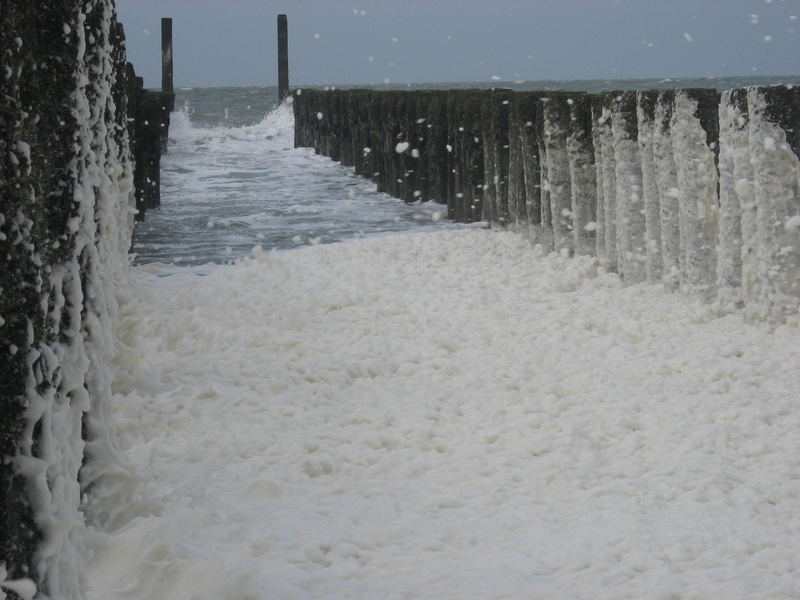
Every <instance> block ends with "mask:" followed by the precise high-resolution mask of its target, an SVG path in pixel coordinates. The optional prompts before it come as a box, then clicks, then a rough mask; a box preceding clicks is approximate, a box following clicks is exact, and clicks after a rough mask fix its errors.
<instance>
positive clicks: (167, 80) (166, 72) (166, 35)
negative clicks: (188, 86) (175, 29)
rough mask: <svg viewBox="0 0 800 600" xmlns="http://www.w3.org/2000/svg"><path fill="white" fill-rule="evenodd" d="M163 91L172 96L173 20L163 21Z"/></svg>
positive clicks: (165, 19)
mask: <svg viewBox="0 0 800 600" xmlns="http://www.w3.org/2000/svg"><path fill="white" fill-rule="evenodd" d="M161 91H162V92H167V93H168V94H172V93H173V92H174V90H173V88H172V19H170V18H169V17H164V18H162V19H161Z"/></svg>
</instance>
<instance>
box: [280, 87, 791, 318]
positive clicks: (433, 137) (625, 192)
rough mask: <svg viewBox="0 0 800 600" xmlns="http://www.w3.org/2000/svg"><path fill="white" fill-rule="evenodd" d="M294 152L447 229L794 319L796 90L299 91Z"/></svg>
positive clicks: (751, 312) (753, 311)
mask: <svg viewBox="0 0 800 600" xmlns="http://www.w3.org/2000/svg"><path fill="white" fill-rule="evenodd" d="M293 106H294V114H295V145H296V146H298V147H299V146H305V147H311V148H314V149H315V151H316V152H318V153H319V154H324V155H326V156H330V157H331V158H333V159H334V160H337V161H340V162H341V163H342V164H343V165H347V166H353V167H354V168H355V171H356V173H358V174H361V175H363V176H365V177H368V178H370V179H372V180H373V181H375V182H376V184H377V186H378V190H380V191H385V192H387V193H388V194H390V195H392V196H395V197H397V198H401V199H403V200H405V201H407V202H414V201H435V202H440V203H444V204H446V205H447V212H448V216H449V217H450V218H452V219H454V220H456V221H477V220H486V221H488V222H489V223H490V224H491V225H492V227H512V228H516V229H518V230H521V231H524V232H526V233H529V234H530V235H532V236H533V237H534V241H535V242H536V243H538V244H541V245H542V246H543V247H544V248H545V249H546V250H554V251H556V252H559V253H562V254H564V253H568V254H572V253H576V254H586V255H595V256H598V257H600V258H602V259H603V260H604V262H605V264H606V265H607V267H608V268H609V269H610V270H613V271H615V272H617V273H619V274H620V275H621V276H622V277H623V278H624V279H625V280H626V281H628V282H632V283H635V282H639V281H651V282H663V283H664V285H665V286H666V287H667V288H668V289H678V288H679V289H681V290H684V291H687V292H690V293H693V294H699V295H701V296H703V297H705V298H706V299H708V300H711V301H717V300H718V301H719V302H720V306H721V308H722V309H723V310H730V309H736V308H738V307H743V306H744V307H746V309H747V312H748V314H749V315H750V316H752V317H753V318H767V317H775V318H777V319H779V320H780V319H782V318H784V317H785V316H786V315H789V314H794V313H796V312H797V310H798V307H800V239H798V238H800V223H798V221H799V220H800V216H798V215H799V213H800V193H798V187H797V186H798V181H800V179H798V178H799V177H800V162H799V161H798V157H800V143H798V142H799V141H800V136H799V135H798V133H799V132H800V89H797V88H791V87H782V86H777V87H766V88H749V89H741V90H732V91H729V92H725V93H722V94H721V93H719V92H718V91H717V90H713V89H687V90H651V91H640V92H634V91H618V92H607V93H602V94H587V93H580V92H576V93H572V92H551V91H548V92H512V91H510V90H501V89H496V90H491V91H489V90H449V91H383V92H376V91H370V90H341V91H340V90H336V91H321V90H297V91H296V92H295V95H294V101H293Z"/></svg>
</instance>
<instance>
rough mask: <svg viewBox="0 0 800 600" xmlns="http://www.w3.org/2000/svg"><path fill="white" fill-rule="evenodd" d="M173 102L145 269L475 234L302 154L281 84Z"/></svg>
mask: <svg viewBox="0 0 800 600" xmlns="http://www.w3.org/2000/svg"><path fill="white" fill-rule="evenodd" d="M776 84H787V85H798V84H800V76H787V77H763V76H758V77H719V78H702V79H627V80H625V79H604V80H576V81H517V82H464V83H425V84H414V85H398V84H393V85H375V86H360V87H371V88H373V89H448V88H465V87H468V88H492V87H503V88H511V89H514V90H519V91H524V90H567V91H580V90H583V91H588V92H599V91H604V90H622V89H634V90H639V89H669V88H690V87H712V88H717V89H719V90H725V89H732V88H739V87H746V86H751V85H776ZM331 87H333V86H331ZM339 87H342V88H346V87H354V86H339ZM329 89H330V88H329ZM175 106H176V112H175V113H173V115H172V122H171V126H170V140H169V151H168V153H167V154H166V155H165V156H164V157H163V158H162V162H161V169H162V173H161V207H160V208H158V209H154V210H150V211H148V212H147V214H146V218H145V221H144V222H141V223H137V225H136V230H135V232H134V243H133V249H132V252H133V253H134V255H135V262H136V263H137V264H143V263H150V262H165V263H180V264H187V265H199V264H205V263H225V262H230V261H233V260H236V259H239V258H242V257H244V256H247V255H249V254H251V252H252V251H253V249H254V248H256V247H258V246H260V247H261V248H262V249H263V250H264V251H269V250H272V249H277V250H286V249H292V248H297V247H301V246H304V245H308V244H312V245H314V244H327V243H332V242H340V241H347V240H355V239H359V238H363V237H365V236H374V235H385V234H390V233H394V232H401V231H415V230H426V229H448V228H458V227H465V226H464V225H457V224H454V223H451V222H449V221H448V220H447V219H446V209H445V207H444V206H443V205H439V204H433V203H417V204H405V203H404V202H402V201H400V200H397V199H395V198H392V197H390V196H388V195H386V194H383V193H378V192H377V191H376V188H375V185H374V184H373V183H372V182H370V181H367V180H364V179H363V178H361V177H357V176H356V175H355V174H354V173H353V170H352V168H348V167H342V166H341V165H339V164H337V163H334V162H333V161H331V160H330V159H328V158H326V157H323V156H318V155H315V154H314V151H313V150H312V149H308V148H294V130H293V127H294V120H293V117H292V113H291V109H290V108H289V107H288V106H279V103H278V95H277V89H276V88H275V87H225V88H222V87H221V88H181V89H178V90H176V102H175ZM475 226H476V225H472V227H475ZM477 226H480V224H478V225H477Z"/></svg>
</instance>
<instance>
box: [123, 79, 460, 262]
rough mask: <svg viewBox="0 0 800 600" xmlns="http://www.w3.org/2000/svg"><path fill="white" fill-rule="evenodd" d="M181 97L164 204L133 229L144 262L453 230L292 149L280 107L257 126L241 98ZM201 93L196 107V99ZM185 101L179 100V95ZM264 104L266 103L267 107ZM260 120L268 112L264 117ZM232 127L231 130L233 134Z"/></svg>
mask: <svg viewBox="0 0 800 600" xmlns="http://www.w3.org/2000/svg"><path fill="white" fill-rule="evenodd" d="M214 92H215V90H210V89H206V90H198V91H197V92H195V91H194V90H185V91H184V92H183V93H184V94H187V95H188V97H187V98H186V99H185V101H184V106H183V109H182V110H180V111H179V112H176V113H173V115H172V123H171V127H170V145H169V152H168V154H166V155H165V156H164V157H163V159H162V181H161V185H162V191H161V196H162V204H161V207H160V208H159V209H156V210H152V211H148V212H147V215H146V220H145V222H143V223H139V224H138V225H137V228H136V234H135V239H134V248H133V251H134V252H135V253H136V255H137V258H136V260H137V262H138V263H147V262H156V261H157V262H180V263H183V264H203V263H206V262H226V261H229V260H232V259H236V258H240V257H242V256H245V255H248V254H249V253H250V251H251V250H252V249H253V247H254V246H256V245H260V246H262V247H263V248H264V249H265V250H269V249H272V248H277V249H288V248H295V247H298V246H303V245H306V244H317V243H331V242H338V241H344V240H348V239H353V238H358V237H362V236H365V235H371V234H381V233H388V232H397V231H407V230H410V229H415V230H416V229H420V228H423V229H425V228H437V229H442V228H448V227H456V225H455V224H452V223H448V222H447V221H446V220H444V219H442V218H441V217H442V216H444V215H446V212H447V210H446V207H445V206H444V205H441V204H433V203H417V204H405V203H404V202H402V201H400V200H397V199H395V198H392V197H390V196H388V195H386V194H383V193H378V192H377V191H376V189H375V185H374V184H373V183H371V182H369V181H366V180H364V179H363V178H361V177H358V176H356V175H355V174H354V173H353V170H352V169H351V168H346V167H342V166H341V165H339V164H337V163H334V162H333V161H331V160H330V159H328V158H325V157H322V156H317V155H315V154H314V151H313V150H312V149H309V148H294V117H293V114H292V108H291V106H290V105H289V104H282V105H280V106H278V107H277V108H274V109H273V110H272V111H270V112H268V113H267V115H266V116H265V117H264V118H263V119H261V120H260V121H258V122H255V123H251V124H246V123H247V120H248V117H250V119H252V114H250V115H248V114H247V113H248V111H249V112H250V113H252V112H253V111H254V110H255V109H254V108H253V105H251V104H243V102H244V101H246V100H244V101H243V100H242V98H241V95H242V94H245V93H252V90H250V89H249V88H241V89H240V90H239V91H238V95H239V96H238V100H239V103H240V104H242V106H241V107H239V108H240V109H241V110H237V108H236V107H228V106H225V104H227V103H231V104H232V102H231V98H230V96H231V95H232V94H236V93H237V92H236V91H235V90H231V89H224V88H223V89H221V90H220V91H218V92H216V97H215V96H214ZM193 93H194V94H195V95H197V94H199V93H202V94H204V96H203V97H202V98H201V100H203V103H202V104H201V105H200V106H195V105H194V104H193V101H192V94H193ZM179 102H180V97H179ZM262 102H263V100H262ZM262 114H263V113H262ZM231 124H233V125H234V126H231Z"/></svg>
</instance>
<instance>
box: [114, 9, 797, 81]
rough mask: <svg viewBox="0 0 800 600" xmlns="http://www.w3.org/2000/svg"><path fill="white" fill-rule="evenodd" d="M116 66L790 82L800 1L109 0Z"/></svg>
mask: <svg viewBox="0 0 800 600" xmlns="http://www.w3.org/2000/svg"><path fill="white" fill-rule="evenodd" d="M117 10H118V13H119V17H120V20H121V21H122V22H123V24H124V25H125V30H126V34H127V39H128V56H129V60H131V62H133V64H134V66H135V67H136V70H137V72H138V73H139V74H140V75H143V76H144V78H145V85H146V86H147V87H159V86H160V83H161V59H160V47H161V42H160V32H161V25H160V20H161V17H172V18H173V32H174V45H175V47H174V55H175V85H177V86H221V85H276V83H277V68H276V62H277V59H276V46H277V35H276V16H277V15H278V14H279V13H285V14H287V15H288V19H289V69H290V83H291V85H292V86H293V87H294V86H297V85H307V84H347V83H351V84H356V83H383V82H392V83H414V82H436V81H443V82H455V81H491V80H493V78H495V79H496V78H500V79H502V80H505V81H514V80H526V81H530V80H537V79H561V80H567V79H606V78H629V77H630V78H633V77H706V76H723V75H726V76H727V75H753V74H761V75H795V74H798V73H799V72H800V65H799V63H800V34H798V33H797V31H798V29H800V23H799V22H798V19H799V18H800V0H117Z"/></svg>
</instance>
